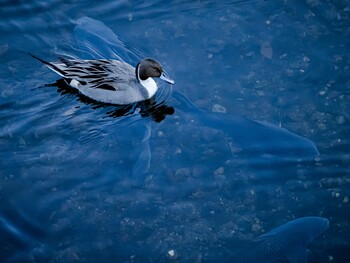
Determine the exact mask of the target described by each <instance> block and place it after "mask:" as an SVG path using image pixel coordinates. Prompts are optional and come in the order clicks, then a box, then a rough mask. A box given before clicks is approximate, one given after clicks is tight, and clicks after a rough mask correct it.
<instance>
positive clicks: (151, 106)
mask: <svg viewBox="0 0 350 263" xmlns="http://www.w3.org/2000/svg"><path fill="white" fill-rule="evenodd" d="M43 87H57V91H58V92H59V93H61V95H74V96H76V97H77V98H78V100H79V101H81V102H83V103H85V104H88V105H91V106H92V108H93V109H98V108H107V107H111V108H113V110H111V111H108V112H106V114H107V115H108V116H109V117H112V118H119V117H123V116H128V115H132V114H135V113H136V112H137V111H139V114H140V115H141V117H143V118H151V119H152V120H154V121H155V122H158V123H159V122H161V121H163V120H164V119H165V118H166V116H167V115H173V114H174V112H175V110H174V107H172V106H168V105H166V103H165V101H162V102H160V103H157V101H156V98H155V97H153V98H151V99H148V100H144V101H141V102H136V103H133V104H128V105H116V104H109V103H103V102H98V101H96V100H93V99H91V98H89V97H86V96H85V95H83V94H82V93H80V92H79V91H78V90H76V89H74V88H72V87H71V86H69V85H68V84H67V82H66V81H65V79H63V78H62V79H59V80H57V81H56V82H54V83H50V84H46V85H45V86H43Z"/></svg>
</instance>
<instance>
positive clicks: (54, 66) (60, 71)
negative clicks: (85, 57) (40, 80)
mask: <svg viewBox="0 0 350 263" xmlns="http://www.w3.org/2000/svg"><path fill="white" fill-rule="evenodd" d="M28 54H29V55H30V56H32V57H33V58H35V59H37V60H39V61H40V62H41V63H43V64H45V65H46V66H47V67H48V68H49V69H51V70H52V71H54V72H56V73H57V74H58V75H61V76H62V77H65V76H66V73H65V72H64V71H63V70H61V69H59V68H58V67H57V66H56V65H54V64H53V63H50V62H47V61H45V60H43V59H41V58H38V57H37V56H35V55H33V54H31V53H28Z"/></svg>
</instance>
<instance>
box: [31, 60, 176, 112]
mask: <svg viewBox="0 0 350 263" xmlns="http://www.w3.org/2000/svg"><path fill="white" fill-rule="evenodd" d="M30 55H31V56H32V57H34V58H36V59H37V60H39V61H41V62H42V63H44V64H45V65H46V66H47V67H48V68H50V69H51V70H52V71H54V72H56V73H57V74H58V75H60V76H61V77H63V78H64V79H65V81H66V82H67V84H68V85H70V86H71V87H73V88H76V89H78V90H79V91H80V92H81V93H82V94H84V95H85V96H87V97H89V98H91V99H93V100H96V101H99V102H104V103H110V104H120V105H125V104H131V103H134V102H139V101H143V100H146V99H149V98H151V97H153V96H154V94H155V93H156V91H157V90H158V86H157V83H156V82H155V81H154V79H153V77H158V78H160V79H163V80H165V81H166V82H168V83H170V84H174V80H172V79H170V78H169V77H167V76H165V75H164V72H163V68H162V66H161V64H160V63H159V62H158V61H157V60H155V59H153V58H144V59H142V60H141V61H140V62H139V63H138V64H137V66H136V68H134V67H133V66H131V65H130V64H128V63H126V62H123V61H119V60H107V59H98V60H82V59H73V60H68V59H65V58H60V61H59V62H47V61H45V60H43V59H41V58H38V57H36V56H34V55H32V54H30Z"/></svg>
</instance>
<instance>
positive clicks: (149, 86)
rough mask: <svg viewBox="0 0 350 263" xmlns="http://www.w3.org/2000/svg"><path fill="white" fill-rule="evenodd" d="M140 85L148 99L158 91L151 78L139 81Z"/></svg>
mask: <svg viewBox="0 0 350 263" xmlns="http://www.w3.org/2000/svg"><path fill="white" fill-rule="evenodd" d="M140 83H141V85H142V86H144V87H145V89H146V90H147V92H148V98H151V97H153V96H154V94H156V92H157V90H158V86H157V83H156V82H155V81H154V79H153V78H151V77H149V78H148V79H146V80H141V79H140Z"/></svg>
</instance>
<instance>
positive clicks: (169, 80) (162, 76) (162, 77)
mask: <svg viewBox="0 0 350 263" xmlns="http://www.w3.org/2000/svg"><path fill="white" fill-rule="evenodd" d="M159 78H160V79H162V80H164V81H166V82H168V83H170V84H172V85H173V84H174V83H175V81H174V80H172V79H171V78H169V77H167V76H165V75H164V73H162V75H160V77H159Z"/></svg>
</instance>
